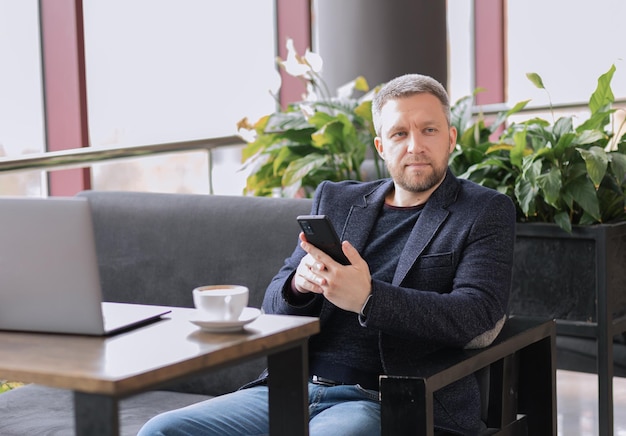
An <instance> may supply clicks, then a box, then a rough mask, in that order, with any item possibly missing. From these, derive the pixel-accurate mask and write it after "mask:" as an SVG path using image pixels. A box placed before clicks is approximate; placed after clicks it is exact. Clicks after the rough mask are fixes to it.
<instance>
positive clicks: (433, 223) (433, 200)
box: [392, 170, 459, 286]
mask: <svg viewBox="0 0 626 436" xmlns="http://www.w3.org/2000/svg"><path fill="white" fill-rule="evenodd" d="M458 189H459V182H458V180H457V179H456V177H454V175H453V174H452V173H451V172H450V170H448V172H447V173H446V178H445V179H444V181H443V182H442V183H441V185H440V186H439V188H437V190H436V191H435V192H433V194H432V196H431V197H430V198H429V199H428V201H427V202H426V205H425V206H424V209H423V210H422V213H421V215H420V217H419V218H418V220H417V223H416V224H415V227H413V230H412V231H411V234H410V235H409V239H408V240H407V242H406V245H405V246H404V249H403V250H402V254H401V255H400V259H399V260H398V266H397V267H396V273H395V275H394V277H393V282H392V284H393V285H396V286H400V284H401V283H402V281H403V280H404V278H405V277H406V275H407V273H408V272H409V270H410V269H411V267H412V266H413V265H414V264H415V262H416V261H417V258H418V257H419V256H421V255H422V252H423V251H424V249H425V248H426V246H427V245H428V244H429V243H430V241H431V240H432V239H433V238H434V237H435V235H436V234H437V232H438V231H439V228H440V227H441V225H442V224H443V223H444V221H445V220H446V218H447V217H448V215H449V212H448V206H449V205H450V204H452V203H453V202H454V201H455V199H456V196H457V194H458Z"/></svg>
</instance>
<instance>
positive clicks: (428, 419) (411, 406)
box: [380, 316, 556, 436]
mask: <svg viewBox="0 0 626 436" xmlns="http://www.w3.org/2000/svg"><path fill="white" fill-rule="evenodd" d="M555 343H556V322H555V321H554V320H545V319H537V318H529V317H518V316H515V317H511V318H510V319H509V320H507V322H506V323H505V325H504V327H503V328H502V331H501V332H500V334H499V335H498V337H497V338H496V340H495V341H494V342H493V343H492V344H491V345H489V346H488V347H485V348H481V349H475V350H458V349H456V350H455V349H446V350H441V351H439V352H436V353H434V354H433V355H432V356H430V358H429V368H428V369H427V370H426V371H423V372H420V376H419V377H416V376H403V375H383V376H381V377H380V398H381V430H382V435H383V436H391V435H393V436H399V435H420V436H422V435H423V436H432V435H433V434H434V417H433V393H434V392H435V391H437V390H438V389H441V388H443V387H445V386H447V385H449V384H451V383H453V382H455V381H457V380H460V379H462V378H463V377H466V376H469V375H471V374H474V373H476V372H477V371H479V370H481V369H483V368H486V367H490V368H491V369H490V373H491V374H490V389H489V397H490V398H489V420H488V421H489V422H488V425H489V426H490V427H491V426H492V425H493V426H496V427H498V428H505V427H507V426H509V425H512V424H513V423H514V422H515V421H516V420H517V415H518V414H525V415H527V417H526V418H527V424H528V429H529V433H528V434H556V353H555V348H556V345H555ZM524 425H525V423H524Z"/></svg>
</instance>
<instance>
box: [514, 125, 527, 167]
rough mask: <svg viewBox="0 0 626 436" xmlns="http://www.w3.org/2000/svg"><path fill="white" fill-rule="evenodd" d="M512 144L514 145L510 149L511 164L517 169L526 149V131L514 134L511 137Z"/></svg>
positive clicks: (520, 165) (520, 164)
mask: <svg viewBox="0 0 626 436" xmlns="http://www.w3.org/2000/svg"><path fill="white" fill-rule="evenodd" d="M513 143H514V144H515V145H514V146H513V148H512V149H511V164H512V165H513V166H515V167H517V168H521V167H522V159H523V158H524V150H525V149H526V130H521V131H519V132H515V134H514V135H513Z"/></svg>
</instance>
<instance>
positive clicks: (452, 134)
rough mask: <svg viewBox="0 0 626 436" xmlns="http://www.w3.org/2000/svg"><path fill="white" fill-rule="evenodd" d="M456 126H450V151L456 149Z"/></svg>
mask: <svg viewBox="0 0 626 436" xmlns="http://www.w3.org/2000/svg"><path fill="white" fill-rule="evenodd" d="M457 134H458V133H457V130H456V127H454V126H451V127H450V153H452V152H453V151H454V147H455V146H456V137H457Z"/></svg>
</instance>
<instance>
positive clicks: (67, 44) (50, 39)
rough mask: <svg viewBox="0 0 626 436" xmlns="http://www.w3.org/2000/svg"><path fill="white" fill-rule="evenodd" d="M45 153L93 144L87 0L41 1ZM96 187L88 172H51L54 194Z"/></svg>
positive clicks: (77, 170)
mask: <svg viewBox="0 0 626 436" xmlns="http://www.w3.org/2000/svg"><path fill="white" fill-rule="evenodd" d="M39 9H40V21H41V41H42V43H41V45H42V66H43V89H44V102H45V103H44V108H45V114H44V119H45V128H46V144H47V146H46V148H47V150H48V151H57V150H64V149H71V148H80V147H87V146H88V145H89V135H88V125H87V124H88V122H87V90H86V83H85V50H84V32H83V5H82V0H40V1H39ZM90 187H91V172H90V170H89V169H88V168H85V169H71V170H60V171H52V172H50V173H49V176H48V193H49V194H50V195H65V196H71V195H74V194H75V193H76V192H78V191H81V190H83V189H89V188H90Z"/></svg>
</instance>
